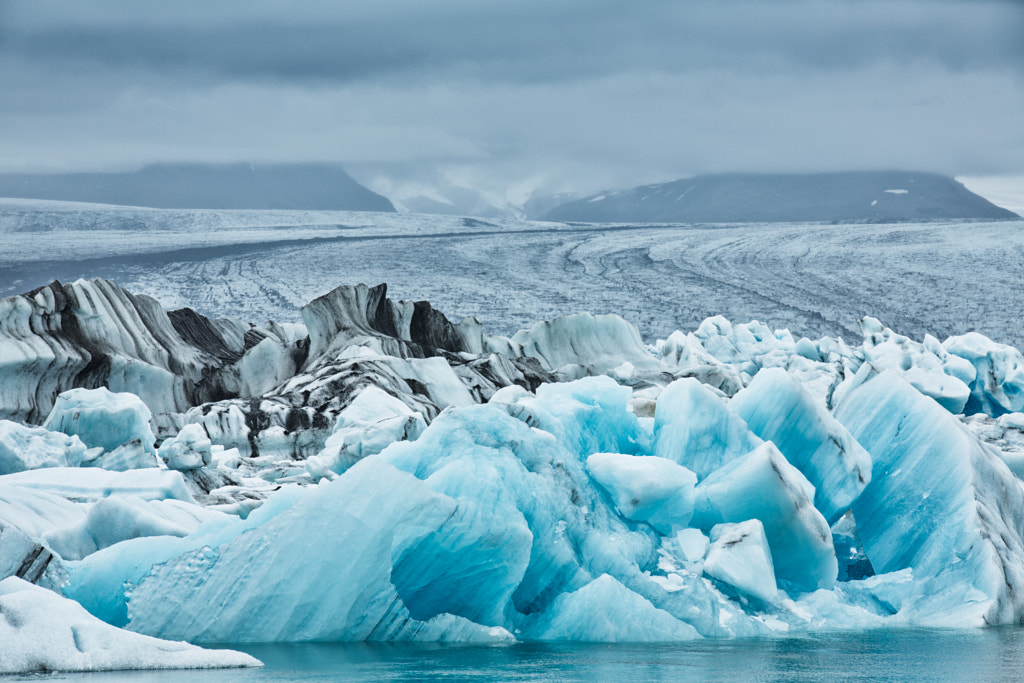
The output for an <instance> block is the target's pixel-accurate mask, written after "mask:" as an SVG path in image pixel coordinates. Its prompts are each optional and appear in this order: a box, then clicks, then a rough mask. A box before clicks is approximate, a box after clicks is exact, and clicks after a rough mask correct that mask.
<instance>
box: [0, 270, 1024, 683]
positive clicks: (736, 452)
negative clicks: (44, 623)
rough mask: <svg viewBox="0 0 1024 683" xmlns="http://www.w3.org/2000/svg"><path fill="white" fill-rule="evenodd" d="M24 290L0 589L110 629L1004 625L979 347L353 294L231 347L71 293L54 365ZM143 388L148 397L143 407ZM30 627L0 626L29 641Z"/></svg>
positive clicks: (6, 378)
mask: <svg viewBox="0 0 1024 683" xmlns="http://www.w3.org/2000/svg"><path fill="white" fill-rule="evenodd" d="M58 287H63V286H57V285H54V286H51V288H50V289H48V290H46V292H42V293H40V292H37V293H36V294H34V295H33V296H32V297H30V298H28V299H23V300H21V301H20V302H14V304H10V303H9V304H7V305H6V309H5V310H8V311H9V314H8V315H9V316H14V318H15V319H14V320H13V321H8V322H4V323H3V324H2V325H0V354H6V355H3V357H2V358H3V359H5V360H4V362H5V363H6V365H4V366H3V367H4V368H5V369H4V370H3V371H2V372H0V388H4V389H7V388H8V385H10V387H9V388H10V390H9V391H6V392H5V394H4V396H5V398H4V400H5V401H7V403H5V404H4V409H5V411H6V412H4V413H3V415H0V417H7V418H12V420H8V421H0V475H2V476H0V579H3V578H5V577H8V576H10V577H15V578H12V579H9V581H12V582H16V581H22V580H23V581H28V582H29V583H32V584H36V585H37V586H40V587H42V588H38V589H33V590H44V589H48V590H49V592H47V595H49V596H52V597H53V599H55V600H64V599H65V598H60V597H58V596H56V595H54V593H53V592H54V591H55V592H59V593H61V594H62V595H63V596H65V597H66V598H69V599H71V600H74V601H76V602H77V603H78V604H79V605H81V606H82V607H83V608H85V609H86V610H88V612H89V613H90V614H91V615H93V617H95V618H98V619H100V620H102V621H104V622H106V623H107V624H109V628H110V629H114V630H113V631H111V633H117V634H125V631H123V630H120V631H119V630H116V629H127V630H128V631H133V632H136V633H137V634H144V635H146V636H152V637H156V638H162V639H170V640H186V641H190V642H193V643H218V642H243V641H249V642H280V641H311V640H313V641H331V640H346V641H348V640H381V641H387V640H426V641H460V642H481V643H503V642H511V641H514V640H577V641H602V642H626V641H679V640H688V639H692V638H699V637H722V636H756V635H766V634H773V633H791V632H796V631H806V630H820V629H858V628H884V627H890V626H911V625H929V626H978V625H984V624H1005V623H1018V622H1020V621H1021V620H1022V619H1024V592H1022V589H1020V588H1019V587H1020V586H1024V536H1022V534H1024V484H1022V482H1021V480H1020V479H1019V478H1018V477H1017V476H1016V475H1015V474H1014V473H1015V472H1024V415H1022V414H1021V413H1020V412H1016V411H1019V410H1020V409H1021V408H1022V407H1024V406H1022V405H1021V400H1022V399H1021V391H1022V388H1024V380H1022V379H1021V377H1022V375H1021V373H1022V372H1024V369H1022V362H1021V360H1020V354H1018V353H1016V351H1015V350H1013V349H1011V348H1010V347H1004V346H1002V345H999V344H996V343H994V342H990V341H988V340H986V339H984V338H983V337H980V336H977V335H966V336H965V337H959V338H952V339H950V340H947V341H946V342H945V343H940V342H938V341H937V340H935V339H934V338H930V337H929V338H926V339H925V340H924V341H923V342H916V341H913V340H910V339H908V338H906V337H903V336H901V335H898V334H897V333H895V332H893V331H892V330H888V329H887V328H885V327H884V326H882V325H881V323H879V322H878V321H875V320H873V319H865V320H864V321H862V324H861V325H862V330H863V332H864V337H865V338H864V341H863V343H862V344H861V345H858V346H853V345H848V344H847V343H845V342H844V341H843V340H840V339H828V338H826V339H820V340H816V341H813V340H808V339H806V338H795V337H794V336H793V335H791V334H790V333H789V332H787V331H785V330H781V331H776V330H770V329H769V328H767V327H766V326H764V325H762V324H760V323H756V322H755V323H749V324H733V323H731V322H729V321H727V320H725V319H724V318H712V319H709V320H708V321H705V323H704V324H703V325H701V326H700V327H699V328H698V329H697V330H695V331H693V332H690V333H687V334H684V333H682V332H677V333H675V334H673V335H672V336H671V337H670V338H669V339H667V340H663V341H660V342H658V343H657V344H655V345H653V346H651V347H645V346H644V345H643V343H642V342H641V341H640V337H639V334H638V333H637V332H636V329H635V328H633V327H632V326H631V325H629V323H627V322H625V321H623V320H622V319H621V318H617V317H615V316H591V315H577V316H569V317H567V318H562V319H558V320H555V321H550V322H547V323H541V324H538V325H536V326H534V327H533V328H531V329H530V330H526V331H523V332H520V333H519V334H517V335H515V336H513V337H512V338H504V337H496V336H491V335H487V334H484V333H483V331H482V329H481V328H480V326H479V324H478V323H475V321H474V320H472V319H467V320H464V321H462V322H461V323H459V324H453V323H451V322H449V321H448V320H447V319H446V318H445V317H444V316H443V315H442V314H440V313H439V312H437V311H435V310H433V309H432V308H430V306H429V304H426V303H425V302H417V303H415V304H413V303H410V302H393V301H391V300H389V299H387V298H386V296H385V290H384V289H383V288H382V287H378V288H367V287H363V286H360V287H348V288H339V289H338V290H335V291H334V292H331V293H330V294H328V295H325V297H322V298H321V299H318V300H316V301H314V302H311V304H310V305H308V306H307V307H306V308H304V309H303V318H304V321H305V324H304V325H303V326H299V325H295V326H290V327H283V326H275V325H273V324H270V325H268V326H267V327H263V328H257V327H254V326H246V325H245V324H243V323H239V322H237V321H209V320H206V319H205V318H202V316H199V315H198V314H195V313H194V312H188V313H182V312H172V314H165V313H163V312H162V311H161V310H158V309H154V308H153V307H152V304H150V302H148V301H145V300H139V299H134V298H132V297H131V296H129V295H127V294H126V293H123V292H120V291H119V290H117V289H116V286H115V285H113V284H112V283H102V284H96V283H87V282H79V283H75V285H73V286H68V287H69V289H68V290H67V291H65V290H64V289H60V290H59V291H60V292H64V294H63V296H64V297H65V298H67V297H71V298H76V300H78V299H81V298H88V299H89V300H90V301H92V302H93V303H92V304H91V305H92V307H93V308H92V309H90V310H94V313H93V314H92V315H98V316H100V317H99V318H91V319H90V320H91V322H90V326H89V327H87V328H84V329H83V331H82V334H85V335H87V336H88V344H83V348H81V349H76V348H74V344H73V343H72V344H71V346H70V347H68V344H69V342H67V340H66V337H67V334H69V333H68V332H67V331H66V330H65V331H63V332H61V334H64V335H65V337H64V341H62V342H60V343H57V342H56V341H55V340H54V338H53V337H52V336H48V335H50V334H56V332H55V331H54V330H58V331H59V329H58V328H59V326H60V325H61V324H62V323H61V320H63V318H61V317H60V316H58V315H56V309H60V312H61V314H62V315H75V314H76V313H75V312H74V310H71V309H68V308H67V307H66V301H64V300H62V299H61V298H60V296H61V295H59V294H58ZM47 292H48V293H47ZM103 301H107V303H106V304H102V302H103ZM47 306H50V307H51V308H52V309H54V311H51V312H52V313H54V315H52V316H51V317H49V318H47V317H46V316H47V315H50V314H48V313H46V311H47V310H49V309H46V307H47ZM62 306H65V307H64V308H61V307H62ZM33 307H35V308H33ZM126 307H127V308H128V309H131V310H130V311H127V312H126ZM133 307H134V308H133ZM103 311H107V313H103ZM131 311H134V314H132V312H131ZM30 314H31V315H36V316H37V317H39V316H42V318H40V319H43V318H45V319H46V320H47V321H48V322H47V325H48V326H49V327H47V326H43V327H39V326H37V327H36V329H38V330H42V332H39V333H38V334H37V335H36V336H33V334H34V333H32V332H31V331H30V329H29V328H26V327H25V326H24V325H21V321H22V320H23V319H24V318H23V317H19V316H26V315H27V316H29V317H31V315H30ZM103 315H107V316H108V317H111V318H112V319H111V321H109V322H106V323H105V322H104V320H105V319H104V318H103ZM113 318H116V321H115V320H113ZM14 323H18V324H14ZM3 325H6V327H4V326H3ZM132 325H136V326H141V327H142V328H145V329H144V330H142V329H139V330H135V331H134V333H133V334H134V338H135V339H136V340H137V341H136V342H135V344H134V346H133V347H132V345H130V344H128V343H127V342H126V341H125V339H126V338H127V337H125V334H126V330H127V329H128V328H131V327H132ZM74 329H80V328H74ZM47 330H49V332H47ZM128 336H129V337H130V336H132V335H128ZM104 339H108V341H107V342H104V343H103V344H101V343H100V341H101V340H104ZM112 339H117V340H118V341H117V343H114V342H113V341H110V340H112ZM66 347H67V348H66ZM12 349H13V350H12ZM44 349H47V350H48V351H44ZM55 349H56V350H61V349H63V351H61V352H62V353H64V354H65V355H64V357H63V360H60V359H59V358H57V355H56V354H57V351H55ZM33 353H35V354H37V356H35V357H32V358H35V360H32V358H30V357H31V355H32V354H33ZM103 353H106V354H108V356H109V359H108V362H107V363H105V364H104V363H99V364H96V363H93V365H92V366H90V367H94V368H99V367H106V368H119V369H118V370H117V373H118V374H116V379H117V381H114V379H115V376H114V375H111V376H109V377H105V378H100V379H102V381H100V382H97V375H96V374H95V372H96V370H95V369H94V370H90V371H89V373H86V374H82V370H81V364H82V363H83V362H86V361H84V360H83V359H85V357H86V356H89V358H91V359H92V360H93V361H95V358H94V357H95V356H97V355H102V354H103ZM115 357H116V359H115ZM90 362H91V361H90ZM62 363H63V365H62ZM127 367H131V368H135V369H136V370H137V372H135V373H134V374H133V373H131V372H126V371H124V368H127ZM61 368H63V369H61ZM76 368H77V369H76ZM146 368H151V369H148V370H147V369H146ZM133 372H134V371H133ZM75 373H78V374H77V376H78V377H79V378H80V381H81V382H84V383H86V384H88V385H89V387H95V386H100V388H87V387H86V386H73V385H74V384H75V382H76V380H75V376H76V374H75ZM153 377H162V378H164V380H166V382H165V384H166V385H167V386H168V387H172V388H173V387H177V390H176V391H177V393H173V395H172V396H170V397H164V398H162V399H159V400H158V399H154V398H152V397H151V396H150V393H147V392H151V391H152V387H150V388H149V389H146V388H145V387H142V385H143V384H146V383H147V382H149V381H150V380H151V379H152V378H153ZM86 380H87V381H86ZM164 380H161V381H164ZM137 383H141V384H137ZM101 385H102V386H101ZM105 387H106V388H105ZM108 388H113V389H116V390H114V391H112V390H108ZM963 413H970V415H964V414H963ZM26 417H31V418H33V420H34V421H35V422H41V423H43V426H41V427H39V426H31V425H27V424H24V423H23V422H21V420H25V419H26ZM4 585H7V584H4ZM20 585H21V584H17V583H10V586H14V587H17V586H20ZM8 590H9V591H13V590H14V588H8ZM18 590H22V589H20V588H19V589H18ZM31 595H37V593H32V594H31ZM19 600H28V598H19ZM33 600H36V598H33ZM43 602H45V600H43ZM51 602H52V601H51ZM65 602H67V601H66V600H65ZM6 604H7V603H4V602H3V600H0V615H6V612H3V610H7V609H13V608H8V607H5V605H6ZM12 604H13V603H12ZM40 604H42V603H40ZM46 604H49V603H46ZM53 604H54V605H56V604H57V603H53ZM60 604H62V605H63V604H65V603H60ZM67 604H72V605H74V603H70V602H67ZM19 609H20V608H19ZM55 609H56V608H55ZM62 609H63V608H62ZM12 614H13V612H12ZM76 618H77V617H76ZM0 621H2V620H0ZM26 623H28V622H26ZM32 628H36V627H32ZM33 632H34V631H32V629H30V628H28V627H26V628H23V629H18V628H14V629H12V630H10V633H8V634H7V635H8V636H9V637H10V638H11V639H12V640H11V642H17V643H20V644H19V645H18V646H17V647H18V648H21V649H20V650H18V651H19V652H21V651H24V652H29V651H30V648H29V643H28V640H27V639H29V638H31V637H32V636H31V634H32V633H33ZM131 635H133V634H130V633H128V634H125V636H126V637H127V636H131ZM111 637H112V638H113V637H115V636H111ZM116 637H117V638H121V637H122V636H121V635H118V636H116ZM118 642H120V641H118ZM124 642H126V643H127V642H129V641H124ZM32 656H35V655H32ZM190 656H191V655H190ZM12 661H13V660H12ZM18 661H21V660H18ZM26 661H27V660H26ZM68 661H70V660H68ZM111 661H129V660H116V658H115V659H114V660H111ZM196 661H199V660H196ZM12 666H15V665H12ZM15 668H17V667H16V666H15ZM12 670H13V669H12Z"/></svg>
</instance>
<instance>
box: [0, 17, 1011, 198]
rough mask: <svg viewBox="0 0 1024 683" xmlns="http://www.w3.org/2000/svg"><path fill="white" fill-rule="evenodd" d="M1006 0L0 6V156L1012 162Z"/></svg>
mask: <svg viewBox="0 0 1024 683" xmlns="http://www.w3.org/2000/svg"><path fill="white" fill-rule="evenodd" d="M1022 35H1024V4H1022V3H1016V2H993V1H982V2H968V1H953V0H939V1H935V2H933V1H928V0H894V1H887V2H882V1H880V0H759V1H757V2H754V1H752V0H723V1H720V2H664V1H655V0H635V1H634V2H628V3H627V2H618V1H616V2H613V1H612V0H588V1H587V2H584V1H583V0H571V1H568V2H539V1H538V0H525V1H522V2H506V1H499V0H434V1H432V2H423V1H422V0H389V1H387V2H344V3H339V2H311V3H302V4H301V5H300V4H296V3H288V2H271V1H270V0H251V1H250V2H245V3H240V2H211V1H209V0H207V1H202V2H201V1H200V0H177V1H176V2H174V3H170V2H168V3H135V2H132V3H124V2H120V1H118V2H115V1H113V0H92V1H91V2H88V3H83V2H81V0H35V1H33V0H18V1H17V2H11V1H10V0H8V1H7V2H5V1H4V0H0V92H2V93H4V96H3V97H0V130H3V131H4V133H5V134H4V136H0V165H2V166H4V170H21V169H25V168H30V167H31V168H102V167H112V166H118V167H126V166H131V165H140V164H143V163H147V162H150V161H157V160H188V161H192V160H195V161H236V160H242V159H244V160H253V161H290V160H300V161H302V160H318V161H338V162H343V163H352V164H356V163H358V164H360V165H361V167H364V168H365V169H367V171H366V172H367V173H368V174H372V173H376V172H384V171H385V170H387V169H388V168H390V169H392V171H394V172H395V173H396V174H398V175H400V173H399V172H398V171H397V170H395V169H398V168H399V167H400V166H402V165H404V167H405V168H407V169H409V168H416V169H419V168H443V169H445V173H447V174H448V175H450V176H453V177H455V176H457V177H458V178H461V179H465V178H471V179H474V182H478V183H484V184H490V185H493V186H494V187H496V188H497V187H500V186H502V185H503V184H504V185H509V184H516V183H519V184H522V183H525V182H527V180H529V182H538V183H543V184H545V185H546V186H547V187H549V188H551V189H554V190H558V189H563V190H574V191H588V190H592V189H593V190H597V189H601V188H602V187H615V186H625V185H631V184H637V183H640V182H653V181H659V180H668V179H671V178H675V177H681V176H684V175H689V174H693V173H700V172H711V171H736V170H740V171H742V170H748V171H817V170H845V169H862V168H914V169H921V170H934V171H940V172H945V173H978V174H980V173H1004V172H1016V173H1020V172H1024V136H1022V133H1021V128H1020V124H1019V122H1020V121H1021V120H1024V39H1022V38H1021V36H1022Z"/></svg>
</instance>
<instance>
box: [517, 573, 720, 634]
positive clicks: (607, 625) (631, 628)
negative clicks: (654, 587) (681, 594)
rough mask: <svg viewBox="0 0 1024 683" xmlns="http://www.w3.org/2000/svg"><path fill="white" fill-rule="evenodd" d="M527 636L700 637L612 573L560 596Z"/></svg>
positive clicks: (693, 630)
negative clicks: (630, 588) (612, 575)
mask: <svg viewBox="0 0 1024 683" xmlns="http://www.w3.org/2000/svg"><path fill="white" fill-rule="evenodd" d="M526 635H527V638H528V639H531V640H570V641H575V642H597V643H634V642H647V643H653V642H679V641H684V640H693V639H694V638H699V637H700V634H699V633H697V631H696V629H694V628H693V627H692V626H690V625H689V624H686V623H683V622H681V621H679V620H678V619H676V618H674V617H673V616H672V615H671V614H669V613H668V612H666V611H664V610H661V609H658V608H657V607H655V606H654V605H653V604H651V602H650V601H648V600H647V599H645V598H643V597H641V596H639V595H637V594H636V593H634V592H633V591H631V590H629V589H628V588H626V587H625V586H623V585H622V584H621V583H619V582H618V581H616V580H615V578H613V577H611V576H609V575H608V574H602V575H601V576H599V577H597V578H596V579H594V580H593V581H591V582H590V583H588V584H587V585H586V586H584V587H583V588H580V589H579V590H577V591H574V592H572V593H563V594H562V595H560V596H558V598H557V599H555V601H554V602H553V603H552V604H551V606H550V607H549V608H548V609H547V611H546V612H545V613H544V614H543V615H542V616H541V618H540V620H539V621H538V623H537V624H536V625H535V626H534V627H533V628H532V629H531V630H529V631H528V632H527V634H526Z"/></svg>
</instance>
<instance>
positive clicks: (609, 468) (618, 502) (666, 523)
mask: <svg viewBox="0 0 1024 683" xmlns="http://www.w3.org/2000/svg"><path fill="white" fill-rule="evenodd" d="M587 470H588V471H589V472H590V476H592V477H593V478H594V479H595V480H596V481H597V483H599V484H600V485H601V486H602V487H603V488H604V490H605V491H607V492H608V493H609V495H610V496H611V497H612V500H613V501H614V502H615V508H616V509H617V510H618V511H619V513H620V514H621V515H622V516H623V517H625V518H626V519H631V520H633V521H635V522H647V523H648V524H650V525H651V526H653V527H654V528H655V529H657V530H658V532H659V533H661V534H665V535H668V534H671V533H672V532H673V531H674V530H677V529H684V528H686V526H687V524H689V522H690V517H692V516H693V487H694V485H696V483H697V477H696V475H694V473H693V472H691V471H690V470H688V469H686V468H685V467H682V466H680V465H677V464H676V463H674V462H672V461H671V460H665V459H664V458H656V457H644V456H633V455H622V454H620V453H595V454H594V455H592V456H590V457H589V458H587Z"/></svg>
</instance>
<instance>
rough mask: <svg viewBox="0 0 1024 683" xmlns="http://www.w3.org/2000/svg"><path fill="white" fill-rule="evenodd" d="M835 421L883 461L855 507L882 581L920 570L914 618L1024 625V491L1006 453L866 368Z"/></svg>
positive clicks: (899, 383) (910, 608)
mask: <svg viewBox="0 0 1024 683" xmlns="http://www.w3.org/2000/svg"><path fill="white" fill-rule="evenodd" d="M836 417H837V418H839V419H840V420H841V421H842V422H843V424H845V425H846V426H847V427H848V428H849V429H850V431H851V432H852V433H853V435H854V436H855V437H857V439H858V441H860V443H861V444H863V446H864V447H865V448H866V449H867V450H868V452H870V453H871V457H872V459H873V460H874V472H873V476H872V480H871V483H870V484H869V485H868V486H867V488H866V489H865V490H864V493H863V494H861V496H860V497H859V498H858V499H857V500H856V501H854V503H853V507H852V510H853V515H854V518H855V519H856V522H857V531H858V533H859V535H860V540H861V542H862V543H863V546H864V550H865V552H866V553H867V556H868V558H869V559H870V560H871V564H872V565H873V566H874V569H875V571H876V572H878V573H879V574H884V573H888V572H896V571H900V570H903V569H911V570H912V571H913V579H914V581H915V583H917V584H918V587H916V588H915V590H916V591H917V593H919V595H917V596H916V599H915V600H911V599H909V597H908V599H907V600H906V601H905V602H906V605H905V607H904V609H905V610H907V612H908V613H909V614H911V615H916V617H914V618H911V617H910V616H908V617H906V618H907V619H908V620H914V621H916V622H917V623H935V624H945V625H981V624H1003V623H1014V622H1017V621H1019V620H1020V619H1021V618H1022V616H1024V594H1022V593H1020V592H1019V591H1018V590H1017V589H1016V586H1021V585H1024V542H1022V539H1021V533H1022V530H1024V489H1022V487H1021V483H1020V481H1019V480H1018V479H1017V478H1016V477H1014V476H1013V474H1012V473H1011V472H1010V470H1009V469H1008V468H1007V467H1006V465H1005V464H1004V463H1003V462H1002V461H1001V460H1000V459H999V458H998V456H996V455H995V454H993V453H992V452H991V451H989V450H988V449H987V448H985V447H984V446H983V445H982V444H981V443H980V442H979V441H978V440H977V439H976V438H975V437H974V436H973V435H972V434H971V433H970V432H968V431H967V430H966V429H965V428H964V427H963V426H962V425H961V424H960V422H959V421H958V420H957V419H956V418H955V417H953V416H952V415H950V414H949V413H948V412H946V411H945V410H943V409H942V408H941V407H940V406H939V405H938V404H937V403H935V402H934V401H932V400H930V399H928V398H926V397H924V396H923V395H922V394H920V393H919V392H917V391H916V390H915V389H914V388H913V387H911V386H910V385H909V384H907V383H906V382H905V381H904V380H902V379H900V377H899V376H898V375H896V374H895V373H893V372H891V371H885V372H882V373H876V372H874V371H873V370H872V369H871V368H868V367H865V368H864V369H862V371H861V373H859V376H858V384H857V386H855V387H854V388H853V389H851V390H850V392H849V394H848V395H847V397H846V398H845V399H844V400H843V402H842V403H841V404H840V405H839V406H838V407H837V409H836ZM911 596H912V597H913V594H911Z"/></svg>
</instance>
